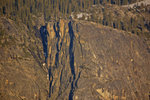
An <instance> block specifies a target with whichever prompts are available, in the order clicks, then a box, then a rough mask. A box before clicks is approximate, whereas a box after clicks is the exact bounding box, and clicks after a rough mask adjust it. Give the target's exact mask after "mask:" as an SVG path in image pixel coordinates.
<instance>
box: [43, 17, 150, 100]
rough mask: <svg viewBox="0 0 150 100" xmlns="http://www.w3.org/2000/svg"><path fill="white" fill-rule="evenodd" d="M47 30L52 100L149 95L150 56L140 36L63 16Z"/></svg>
mask: <svg viewBox="0 0 150 100" xmlns="http://www.w3.org/2000/svg"><path fill="white" fill-rule="evenodd" d="M47 31H48V34H47V52H48V53H47V54H48V55H47V59H46V62H47V66H48V70H49V71H48V72H49V84H50V85H49V97H50V99H51V100H55V99H58V100H60V99H70V100H72V99H74V100H76V99H77V100H82V99H83V100H97V99H98V100H99V99H106V100H108V99H115V100H117V99H127V100H131V99H147V100H148V92H149V89H148V88H149V76H148V75H149V72H148V70H149V57H150V56H149V52H148V50H147V46H146V45H145V44H144V43H143V40H141V39H140V38H138V37H137V36H136V35H132V34H127V33H125V32H123V31H117V30H114V29H112V28H108V27H103V26H100V25H98V26H97V25H95V24H92V23H87V22H80V23H79V22H78V21H77V22H74V21H65V20H60V21H59V22H57V23H53V22H52V23H48V24H47Z"/></svg>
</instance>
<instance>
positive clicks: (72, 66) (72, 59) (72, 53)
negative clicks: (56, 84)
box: [68, 21, 75, 100]
mask: <svg viewBox="0 0 150 100" xmlns="http://www.w3.org/2000/svg"><path fill="white" fill-rule="evenodd" d="M68 26H69V36H70V46H69V56H70V57H69V58H70V68H71V73H72V75H73V79H72V81H71V89H70V93H69V100H73V95H74V90H75V87H74V81H75V68H74V51H73V41H74V32H73V28H72V25H71V21H70V22H69V23H68Z"/></svg>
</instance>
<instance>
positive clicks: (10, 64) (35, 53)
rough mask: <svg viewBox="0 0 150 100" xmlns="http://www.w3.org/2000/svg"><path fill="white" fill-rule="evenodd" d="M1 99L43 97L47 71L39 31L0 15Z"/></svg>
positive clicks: (30, 99)
mask: <svg viewBox="0 0 150 100" xmlns="http://www.w3.org/2000/svg"><path fill="white" fill-rule="evenodd" d="M0 30H1V32H0V37H1V38H0V43H1V44H0V100H37V99H38V98H39V99H42V100H46V98H47V97H48V96H47V95H48V87H47V85H48V81H47V76H46V75H47V72H46V71H45V68H43V67H42V63H43V62H44V54H43V47H42V42H41V40H40V37H39V36H40V33H39V35H38V33H36V35H34V33H31V32H30V31H29V30H28V28H27V26H26V25H24V24H22V23H16V22H14V21H12V20H10V19H7V18H3V17H1V18H0Z"/></svg>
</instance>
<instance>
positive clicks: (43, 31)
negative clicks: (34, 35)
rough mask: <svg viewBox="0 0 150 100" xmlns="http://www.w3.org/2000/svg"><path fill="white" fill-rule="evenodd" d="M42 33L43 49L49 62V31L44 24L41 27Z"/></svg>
mask: <svg viewBox="0 0 150 100" xmlns="http://www.w3.org/2000/svg"><path fill="white" fill-rule="evenodd" d="M40 34H41V38H42V44H43V51H44V56H45V63H46V62H47V57H48V47H47V44H48V40H47V36H48V35H49V34H48V31H47V29H46V26H42V27H41V28H40Z"/></svg>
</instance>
